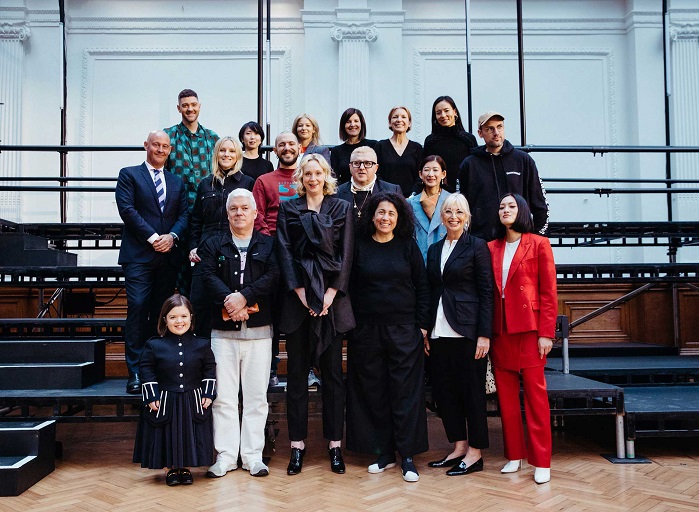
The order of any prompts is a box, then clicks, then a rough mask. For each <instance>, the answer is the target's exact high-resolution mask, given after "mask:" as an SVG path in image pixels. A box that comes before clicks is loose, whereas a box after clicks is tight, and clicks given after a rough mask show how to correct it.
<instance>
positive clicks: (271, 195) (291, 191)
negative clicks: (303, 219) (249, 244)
mask: <svg viewBox="0 0 699 512" xmlns="http://www.w3.org/2000/svg"><path fill="white" fill-rule="evenodd" d="M274 154H275V155H277V158H278V159H279V167H278V168H277V169H276V170H274V171H272V172H270V173H267V174H263V175H262V176H260V177H259V178H257V181H256V182H255V186H254V187H253V189H252V194H253V196H255V203H257V218H256V219H255V229H256V230H258V231H259V232H260V233H263V234H265V235H274V234H276V232H277V213H279V204H280V203H281V201H288V200H290V199H295V198H297V197H298V194H296V183H295V182H294V178H293V176H294V171H295V170H296V160H297V159H298V157H299V141H298V139H297V138H296V135H294V134H293V133H291V132H282V133H280V134H279V135H277V138H276V139H274Z"/></svg>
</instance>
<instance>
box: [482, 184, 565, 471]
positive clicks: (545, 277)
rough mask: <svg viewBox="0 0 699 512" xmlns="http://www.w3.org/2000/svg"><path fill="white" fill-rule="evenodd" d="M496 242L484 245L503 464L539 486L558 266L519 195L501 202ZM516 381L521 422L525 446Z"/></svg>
mask: <svg viewBox="0 0 699 512" xmlns="http://www.w3.org/2000/svg"><path fill="white" fill-rule="evenodd" d="M498 216H499V219H500V225H499V233H498V238H497V239H495V240H493V241H492V242H489V243H488V247H489V249H490V254H491V260H492V263H493V274H494V276H495V290H494V292H495V293H494V295H495V307H494V310H493V344H492V349H491V360H492V363H493V374H494V376H495V384H496V386H497V388H498V401H499V403H500V418H501V420H502V433H503V437H504V440H505V457H506V458H507V459H508V462H507V464H505V466H504V467H503V468H502V470H501V472H502V473H514V472H516V471H518V470H519V469H520V468H521V467H522V462H523V459H527V460H528V462H529V464H531V465H532V466H534V467H535V470H534V481H535V482H536V483H538V484H542V483H545V482H548V481H549V480H550V479H551V423H550V421H551V420H550V414H551V413H550V409H549V402H548V395H547V393H546V377H545V376H544V366H545V365H546V355H547V354H548V353H549V352H550V351H551V347H552V345H553V339H554V338H555V336H556V315H557V313H558V299H557V294H556V266H555V264H554V261H553V251H552V250H551V243H550V242H549V239H548V238H546V237H543V236H539V235H535V234H534V233H533V231H534V221H533V220H532V214H531V211H530V209H529V205H527V202H526V201H525V200H524V198H523V197H522V196H520V195H519V194H507V195H505V196H504V197H503V198H502V199H501V201H500V210H499V213H498ZM520 380H521V382H522V388H523V390H524V393H523V396H524V413H525V415H526V418H527V433H526V441H525V433H524V425H523V424H522V413H521V411H522V408H521V404H520V398H519V395H520Z"/></svg>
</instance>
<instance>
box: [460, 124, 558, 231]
mask: <svg viewBox="0 0 699 512" xmlns="http://www.w3.org/2000/svg"><path fill="white" fill-rule="evenodd" d="M478 136H479V137H480V138H481V139H483V141H484V142H485V144H484V145H483V146H479V147H478V148H476V149H472V150H471V154H470V155H469V156H468V157H466V159H465V160H464V161H463V162H462V163H461V167H460V174H459V182H460V183H461V193H462V194H463V195H465V196H466V199H467V200H468V204H469V206H470V207H471V214H472V219H471V226H470V230H471V234H473V235H475V236H478V237H480V238H483V239H485V240H486V241H490V240H494V239H495V237H496V236H495V229H496V227H497V226H498V225H499V223H500V221H499V219H498V208H499V205H500V200H501V199H502V198H503V196H504V195H505V194H519V195H521V196H522V197H524V199H525V200H526V201H527V204H528V205H529V208H530V209H531V212H532V216H533V217H534V231H535V232H536V233H538V234H541V235H543V234H544V233H545V232H546V229H547V228H548V220H549V205H548V201H547V200H546V191H545V190H544V185H543V183H542V182H541V178H539V171H538V170H537V168H536V163H535V162H534V159H533V158H532V157H531V156H529V154H528V153H525V152H524V151H521V150H519V149H515V148H514V147H513V146H512V144H510V141H508V140H507V139H505V117H504V116H503V115H502V114H500V113H498V112H492V111H491V112H486V113H485V114H483V115H482V116H480V117H479V118H478Z"/></svg>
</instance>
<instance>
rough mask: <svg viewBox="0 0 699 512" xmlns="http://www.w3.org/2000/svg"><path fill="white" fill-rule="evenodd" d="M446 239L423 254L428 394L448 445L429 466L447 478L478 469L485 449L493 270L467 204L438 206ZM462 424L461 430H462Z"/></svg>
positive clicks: (449, 201) (454, 198) (456, 201)
mask: <svg viewBox="0 0 699 512" xmlns="http://www.w3.org/2000/svg"><path fill="white" fill-rule="evenodd" d="M441 216H442V222H443V223H444V225H445V226H446V228H447V235H446V237H445V238H443V239H442V240H440V241H439V242H437V243H435V244H432V245H431V246H430V248H429V249H428V251H427V276H428V279H429V283H430V291H431V294H430V332H431V335H430V339H429V340H427V339H426V340H425V352H426V353H427V354H428V355H429V356H430V373H431V382H432V393H433V396H434V398H435V401H436V403H437V408H438V409H439V413H440V416H441V417H442V422H443V423H444V430H445V431H446V433H447V438H448V439H449V442H451V443H454V449H453V450H452V452H451V453H450V454H448V455H447V456H445V457H444V458H442V459H441V460H438V461H433V462H430V463H429V464H428V465H429V466H430V467H438V468H441V467H451V469H449V470H448V471H447V475H450V476H455V475H467V474H469V473H474V472H476V471H482V470H483V458H482V457H481V449H482V448H487V447H488V421H487V420H488V418H487V413H486V397H485V373H486V365H487V359H486V356H487V354H488V350H489V348H490V337H491V330H492V317H493V269H492V264H491V262H490V252H489V251H488V246H487V244H486V242H485V241H484V240H481V239H480V238H477V237H474V236H472V235H469V234H468V232H467V230H468V224H469V221H470V220H471V212H470V210H469V207H468V202H467V201H466V198H465V197H464V196H463V195H461V194H452V195H450V196H449V197H447V198H446V199H445V200H444V203H443V205H442V210H441ZM467 425H468V427H467Z"/></svg>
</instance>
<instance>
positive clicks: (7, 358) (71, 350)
mask: <svg viewBox="0 0 699 512" xmlns="http://www.w3.org/2000/svg"><path fill="white" fill-rule="evenodd" d="M85 361H89V362H96V361H104V340H27V339H19V340H0V364H2V363H82V362H85Z"/></svg>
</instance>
